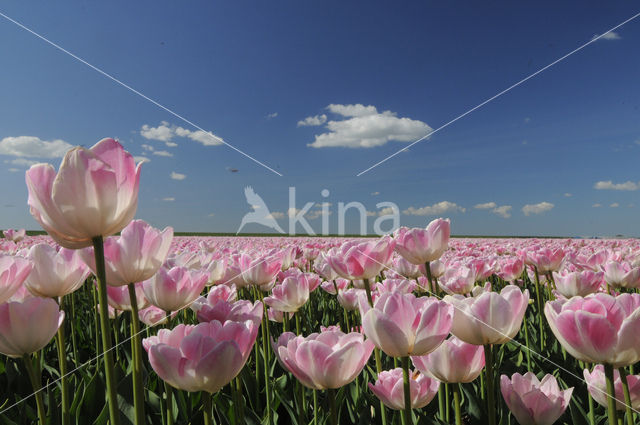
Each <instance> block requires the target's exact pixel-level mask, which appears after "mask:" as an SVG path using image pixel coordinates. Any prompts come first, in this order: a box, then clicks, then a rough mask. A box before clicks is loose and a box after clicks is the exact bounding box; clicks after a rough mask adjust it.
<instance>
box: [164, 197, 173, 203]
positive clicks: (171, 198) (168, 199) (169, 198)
mask: <svg viewBox="0 0 640 425" xmlns="http://www.w3.org/2000/svg"><path fill="white" fill-rule="evenodd" d="M162 200H163V201H165V202H173V201H175V200H176V198H173V197H168V198H162Z"/></svg>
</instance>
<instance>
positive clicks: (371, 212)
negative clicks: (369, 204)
mask: <svg viewBox="0 0 640 425" xmlns="http://www.w3.org/2000/svg"><path fill="white" fill-rule="evenodd" d="M377 215H378V211H367V217H375V216H377Z"/></svg>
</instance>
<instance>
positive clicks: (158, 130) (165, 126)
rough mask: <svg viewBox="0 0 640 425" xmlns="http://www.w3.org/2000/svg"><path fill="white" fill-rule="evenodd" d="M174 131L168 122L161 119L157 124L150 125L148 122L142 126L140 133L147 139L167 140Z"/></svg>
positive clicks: (169, 139) (171, 136)
mask: <svg viewBox="0 0 640 425" xmlns="http://www.w3.org/2000/svg"><path fill="white" fill-rule="evenodd" d="M174 134H175V133H174V131H173V129H172V128H171V127H170V125H169V123H168V122H166V121H162V122H161V123H160V125H159V126H157V127H151V126H149V125H148V124H145V125H143V126H142V129H141V130H140V135H141V136H142V137H144V138H145V139H148V140H158V141H160V142H169V141H171V139H172V138H173V136H174Z"/></svg>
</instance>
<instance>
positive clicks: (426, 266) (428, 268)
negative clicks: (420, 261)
mask: <svg viewBox="0 0 640 425" xmlns="http://www.w3.org/2000/svg"><path fill="white" fill-rule="evenodd" d="M424 269H425V271H426V272H427V280H428V281H429V290H430V291H431V294H432V295H437V294H438V292H437V291H438V288H436V287H435V286H433V277H431V265H430V263H429V261H425V263H424Z"/></svg>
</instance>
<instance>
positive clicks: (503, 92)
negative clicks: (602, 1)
mask: <svg viewBox="0 0 640 425" xmlns="http://www.w3.org/2000/svg"><path fill="white" fill-rule="evenodd" d="M638 16H640V13H636V14H635V15H633V16H632V17H630V18H629V19H626V20H624V21H623V22H621V23H619V24H618V25H616V26H615V27H613V28H611V29H609V30H608V31H606V32H603V33H602V34H600V35H599V36H597V37H594V38H592V39H591V40H590V41H588V42H586V43H584V44H582V45H581V46H579V47H577V48H575V49H573V50H572V51H570V52H569V53H567V54H566V55H564V56H562V57H560V58H558V59H556V60H555V61H553V62H551V63H550V64H548V65H547V66H544V67H542V68H540V69H539V70H537V71H536V72H534V73H533V74H531V75H529V76H527V77H525V78H523V79H522V80H520V81H518V82H517V83H515V84H512V85H510V86H509V87H507V88H506V89H504V90H502V91H501V92H499V93H498V94H496V95H494V96H491V97H490V98H489V99H487V100H485V101H484V102H482V103H480V104H478V105H476V106H474V107H473V108H471V109H469V110H468V111H466V112H464V113H463V114H461V115H458V116H457V117H456V118H454V119H452V120H451V121H449V122H447V123H446V124H444V125H441V126H440V127H438V128H436V129H435V130H433V131H431V132H429V133H427V134H425V135H424V136H422V137H421V138H419V139H418V140H416V141H414V142H412V143H411V144H410V145H408V146H405V147H403V148H402V149H400V150H398V151H397V152H394V153H392V154H391V155H389V156H388V157H386V158H384V159H383V160H381V161H378V162H376V163H375V164H373V165H372V166H371V167H369V168H367V169H366V170H363V171H360V172H359V173H358V174H356V177H360V176H361V175H363V174H364V173H366V172H368V171H370V170H372V169H374V168H376V167H377V166H378V165H380V164H382V163H384V162H387V161H388V160H390V159H391V158H393V157H394V156H396V155H398V154H399V153H400V152H402V151H404V150H406V149H409V148H410V147H411V146H413V145H415V144H416V143H419V142H421V141H423V140H424V139H426V138H427V137H429V136H431V135H433V134H435V133H437V132H438V131H440V130H442V129H444V128H446V127H448V126H450V125H451V124H453V123H454V122H456V121H458V120H459V119H460V118H463V117H465V116H467V115H469V114H470V113H472V112H474V111H475V110H477V109H480V108H482V107H483V106H484V105H486V104H487V103H489V102H491V101H493V100H495V99H497V98H498V97H500V96H502V95H503V94H505V93H507V92H509V91H511V90H512V89H514V88H516V87H518V86H519V85H521V84H522V83H524V82H525V81H527V80H530V79H531V78H533V77H535V76H536V75H538V74H540V73H541V72H544V71H546V70H547V69H549V68H551V67H552V66H554V65H555V64H557V63H559V62H562V61H563V60H565V59H566V58H568V57H569V56H571V55H573V54H574V53H577V52H578V51H580V50H582V49H584V48H585V47H587V46H588V45H590V44H591V43H593V42H595V41H598V40H599V39H600V38H602V37H604V36H605V35H606V34H608V33H610V32H611V31H613V30H616V29H618V28H620V27H621V26H623V25H625V24H627V23H629V22H631V21H633V20H634V19H636V18H637V17H638Z"/></svg>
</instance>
